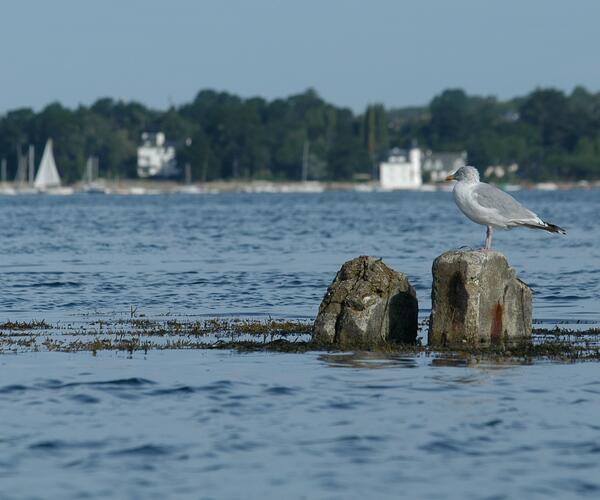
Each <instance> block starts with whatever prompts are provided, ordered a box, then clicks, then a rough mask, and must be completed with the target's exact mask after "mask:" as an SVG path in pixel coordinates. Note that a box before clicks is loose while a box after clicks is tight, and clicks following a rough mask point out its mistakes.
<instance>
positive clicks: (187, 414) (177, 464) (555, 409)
mask: <svg viewBox="0 0 600 500" xmlns="http://www.w3.org/2000/svg"><path fill="white" fill-rule="evenodd" d="M516 196H517V197H518V198H520V199H521V200H522V201H524V202H525V203H526V204H527V205H528V206H529V207H530V208H532V209H533V210H535V211H536V212H538V213H539V214H540V215H541V216H542V217H543V218H544V219H547V220H550V221H552V222H554V223H556V224H559V225H561V226H563V227H565V228H566V229H567V230H568V236H567V237H560V236H556V235H550V234H545V233H538V232H534V231H527V230H514V231H511V232H502V233H498V234H497V237H496V239H495V241H494V246H495V247H496V248H497V249H498V250H500V251H502V252H503V253H505V254H506V255H507V257H508V259H509V261H510V262H511V264H512V265H513V266H514V267H515V269H516V270H517V273H518V275H519V276H520V277H521V278H522V279H523V280H525V281H526V282H528V283H529V284H530V285H531V286H532V288H533V290H534V308H535V310H534V316H535V317H536V318H537V319H538V320H540V321H543V322H546V323H547V324H548V325H551V324H554V323H556V322H565V323H569V324H572V323H576V322H577V321H586V322H591V323H594V322H597V321H598V320H599V319H600V284H599V283H600V265H599V263H600V217H599V215H600V192H599V191H597V190H596V191H586V190H574V191H560V192H551V193H548V192H528V191H523V192H519V193H516ZM0 228H1V229H0V230H1V231H2V233H1V234H2V238H1V239H0V254H1V255H2V260H1V262H0V266H1V267H0V276H1V284H2V293H1V294H0V321H5V320H8V319H10V320H30V319H34V318H37V319H42V318H43V319H46V320H47V321H49V322H68V321H72V320H73V319H74V318H75V319H78V320H85V318H88V317H90V318H91V317H96V316H102V315H104V316H107V317H110V316H111V315H117V314H121V313H124V312H127V311H128V310H129V309H130V307H131V306H135V307H137V308H138V310H139V311H143V312H144V313H145V314H146V315H147V316H148V317H161V315H165V314H170V315H172V316H182V317H183V316H185V317H188V316H191V317H194V316H215V315H224V316H231V315H233V316H238V315H243V316H258V317H267V316H269V315H270V316H272V317H277V318H305V319H309V318H313V317H314V315H315V313H316V310H317V308H318V304H319V302H320V300H321V298H322V296H323V293H324V291H325V288H326V286H327V284H328V283H329V282H330V280H331V279H332V278H333V276H334V275H335V272H336V271H337V269H338V268H339V266H340V265H341V263H343V262H344V261H345V260H346V259H348V258H351V257H354V256H356V255H360V254H369V255H376V256H379V257H383V258H384V260H385V262H386V263H388V264H389V265H390V266H391V267H393V268H395V269H397V270H399V271H403V272H405V273H407V275H408V276H409V279H410V280H411V282H412V283H413V285H415V286H416V288H417V291H418V298H419V302H420V307H421V317H425V316H427V314H428V310H429V307H430V299H429V293H430V290H429V287H430V282H431V277H430V267H431V262H432V260H433V258H435V256H437V255H439V254H440V253H442V252H443V251H445V250H447V249H449V248H457V247H460V246H463V245H468V246H478V245H480V244H481V242H482V240H483V236H484V234H483V230H482V229H481V228H480V227H478V226H475V225H473V224H471V223H469V222H468V221H466V220H465V219H464V218H463V217H462V216H461V215H460V213H459V212H458V210H457V209H456V208H455V206H454V204H453V202H452V199H451V195H450V194H448V193H325V194H303V195H273V194H264V195H263V194H253V195H251V194H248V195H214V196H184V195H180V196H167V195H165V196H162V195H161V196H142V197H119V196H83V195H82V196H73V197H66V198H61V197H43V196H39V197H27V196H21V197H13V198H9V197H5V198H0ZM599 415H600V372H599V370H598V366H597V364H595V363H578V364H561V363H550V362H543V361H539V362H536V363H534V364H530V365H514V364H506V363H504V364H493V363H489V362H488V363H480V364H477V363H475V362H470V363H467V364H464V363H462V364H461V363H459V364H456V363H450V362H449V361H448V360H445V359H444V358H439V357H435V356H426V355H415V356H405V357H382V356H381V355H380V356H373V355H371V356H369V355H366V354H360V353H359V354H356V355H353V354H351V353H348V354H327V353H307V354H276V353H262V352H259V353H250V354H240V353H236V352H231V351H203V350H200V351H192V350H187V351H185V350H177V351H150V352H148V353H147V354H144V353H142V352H137V353H134V354H133V355H132V356H128V355H126V354H123V353H113V352H100V353H99V354H98V355H96V356H93V355H92V354H91V353H70V354H67V353H57V352H20V353H19V354H7V353H5V354H0V499H13V498H18V499H21V498H40V499H41V498H43V499H46V498H57V499H69V498H111V499H113V498H140V499H147V498H161V499H162V498H194V499H196V498H207V499H208V498H210V499H213V498H214V499H222V498H226V499H229V498H232V499H233V498H240V499H246V498H274V499H280V498H286V499H287V498H310V499H312V498H335V499H338V498H339V499H347V498H360V499H362V498H432V499H437V498H452V499H454V498H456V499H463V498H468V499H470V498H472V499H491V498H495V499H500V498H517V499H521V498H527V499H529V498H561V499H562V498H576V497H590V498H598V496H599V495H600V474H599V473H600V465H599V464H600V461H599V460H598V457H599V456H600V424H599V423H598V416H599Z"/></svg>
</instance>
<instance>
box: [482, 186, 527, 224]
mask: <svg viewBox="0 0 600 500" xmlns="http://www.w3.org/2000/svg"><path fill="white" fill-rule="evenodd" d="M474 193H475V198H476V200H477V203H479V204H480V205H481V206H482V207H485V208H489V209H491V210H496V212H497V213H498V215H500V216H502V217H506V219H508V220H511V221H515V222H518V221H531V220H534V221H537V220H538V219H539V218H538V216H537V215H535V214H534V213H533V212H532V211H531V210H528V209H526V208H525V207H524V206H523V205H521V204H520V203H519V202H518V201H517V200H515V199H514V198H513V197H512V196H511V195H509V194H507V193H505V192H504V191H502V190H501V189H498V188H497V187H494V186H492V185H490V184H484V183H483V182H482V183H480V184H478V185H477V187H476V188H475V189H474Z"/></svg>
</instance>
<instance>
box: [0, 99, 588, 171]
mask: <svg viewBox="0 0 600 500" xmlns="http://www.w3.org/2000/svg"><path fill="white" fill-rule="evenodd" d="M144 131H149V132H156V131H163V132H164V133H165V134H166V136H167V139H168V140H170V141H173V142H174V143H175V144H176V147H177V157H178V163H179V164H180V165H183V164H185V163H189V164H190V166H191V168H192V176H193V178H194V179H195V180H198V181H204V180H216V179H232V178H236V179H275V180H297V179H300V177H301V175H302V162H303V152H304V151H305V150H308V151H310V153H309V157H308V162H307V163H308V178H309V179H320V180H351V179H353V178H364V177H365V176H366V175H370V174H372V173H373V172H374V171H375V166H376V165H377V163H378V162H379V161H380V160H381V159H383V158H384V157H385V156H386V154H387V152H388V150H389V149H390V147H409V146H410V145H411V144H414V143H415V142H416V143H418V144H419V145H420V146H421V147H423V148H427V149H431V150H433V151H467V153H468V155H469V163H470V164H473V165H476V166H478V167H480V168H485V167H486V166H488V165H508V164H512V163H518V164H519V165H520V169H519V172H518V173H519V176H520V177H521V178H523V179H531V180H546V179H569V180H575V179H582V178H586V179H598V178H600V93H591V92H588V91H587V90H586V89H584V88H582V87H577V88H576V89H575V90H574V91H573V92H572V93H571V94H570V95H566V94H565V93H563V92H561V91H559V90H555V89H537V90H535V91H533V92H532V93H530V94H529V95H527V96H525V97H519V98H515V99H511V100H509V101H499V100H497V99H496V98H494V97H479V96H469V95H467V94H466V93H465V92H464V91H462V90H460V89H451V90H446V91H444V92H442V93H441V94H440V95H438V96H436V97H434V98H433V100H432V101H431V102H430V103H429V105H427V106H422V107H410V108H400V109H388V110H386V109H385V108H384V106H383V105H381V104H374V105H370V106H368V107H367V109H366V110H365V112H364V113H361V114H355V113H353V112H352V110H350V109H348V108H341V107H336V106H334V105H332V104H329V103H327V102H325V101H324V100H323V99H322V98H321V97H319V95H318V94H317V93H316V92H315V91H314V90H307V91H306V92H303V93H301V94H298V95H293V96H290V97H288V98H285V99H275V100H272V101H267V100H265V99H262V98H258V97H257V98H250V99H242V98H240V97H238V96H235V95H232V94H229V93H226V92H216V91H213V90H203V91H201V92H199V93H198V95H197V96H196V98H195V99H194V100H193V101H192V102H190V103H188V104H184V105H182V106H179V107H172V108H170V109H168V110H166V111H158V110H152V109H149V108H147V107H145V106H144V105H142V104H139V103H136V102H122V101H115V100H113V99H109V98H103V99H99V100H98V101H96V102H95V103H94V104H93V105H91V106H89V107H86V106H80V107H78V108H77V109H68V108H65V107H63V106H61V105H60V104H58V103H53V104H50V105H48V106H47V107H46V108H44V109H43V110H42V111H40V112H38V113H36V112H34V111H33V110H31V109H17V110H14V111H10V112H8V113H6V114H5V115H4V116H2V117H0V158H6V159H7V161H8V167H9V168H8V175H9V178H12V176H14V175H15V170H16V165H17V155H18V150H21V151H23V153H25V150H26V148H27V146H28V145H29V144H33V145H34V146H35V148H36V156H37V160H36V161H39V158H40V155H41V151H42V149H43V146H44V144H45V142H46V139H47V138H48V137H52V138H53V139H54V152H55V157H56V161H57V164H58V166H59V170H60V172H61V175H62V176H63V178H64V179H65V180H66V181H67V182H74V181H77V180H79V179H81V177H82V176H83V170H84V168H85V161H86V158H87V157H88V156H89V155H95V156H98V157H99V158H100V174H101V176H104V177H112V178H117V177H120V178H125V177H135V175H136V148H137V146H138V144H139V141H140V136H141V133H142V132H144ZM188 138H189V139H191V141H189V140H187V139H188ZM306 145H308V149H306Z"/></svg>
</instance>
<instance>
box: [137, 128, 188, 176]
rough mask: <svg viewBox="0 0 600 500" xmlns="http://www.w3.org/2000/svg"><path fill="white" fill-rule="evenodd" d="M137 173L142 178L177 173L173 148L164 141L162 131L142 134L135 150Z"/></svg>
mask: <svg viewBox="0 0 600 500" xmlns="http://www.w3.org/2000/svg"><path fill="white" fill-rule="evenodd" d="M137 173H138V176H139V177H143V178H147V177H171V176H174V175H177V174H178V173H179V171H178V170H177V162H176V160H175V148H174V147H173V146H171V145H168V144H167V143H166V140H165V134H163V133H162V132H157V133H156V134H151V133H149V132H144V133H143V134H142V144H141V146H139V147H138V150H137Z"/></svg>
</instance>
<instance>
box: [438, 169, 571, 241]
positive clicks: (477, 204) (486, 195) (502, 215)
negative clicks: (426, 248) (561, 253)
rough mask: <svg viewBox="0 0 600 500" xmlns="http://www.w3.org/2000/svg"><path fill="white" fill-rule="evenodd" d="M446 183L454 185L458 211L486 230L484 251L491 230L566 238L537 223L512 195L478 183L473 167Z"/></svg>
mask: <svg viewBox="0 0 600 500" xmlns="http://www.w3.org/2000/svg"><path fill="white" fill-rule="evenodd" d="M446 180H447V181H457V183H456V184H455V186H454V191H453V194H454V201H455V202H456V204H457V205H458V208H459V209H460V211H461V212H462V213H463V214H465V215H466V216H467V217H468V218H469V219H471V220H472V221H473V222H476V223H477V224H481V225H482V226H486V227H487V232H486V235H485V247H484V248H483V249H484V250H486V251H487V250H491V248H492V231H493V228H498V229H512V228H513V227H528V228H530V229H543V230H544V231H548V232H550V233H560V234H567V233H566V231H565V230H564V229H563V228H562V227H558V226H557V225H555V224H550V223H549V222H545V221H543V220H542V219H540V218H539V217H538V216H537V215H536V214H534V213H533V212H532V211H531V210H528V209H527V208H525V207H524V206H523V205H521V204H520V203H519V202H518V201H517V200H515V199H514V198H513V197H512V196H511V195H509V194H507V193H505V192H504V191H502V190H500V189H498V188H497V187H495V186H492V185H490V184H486V183H485V182H480V181H479V172H478V171H477V169H476V168H475V167H460V168H459V169H458V170H457V171H456V172H454V173H453V174H452V175H449V176H448V177H446Z"/></svg>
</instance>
